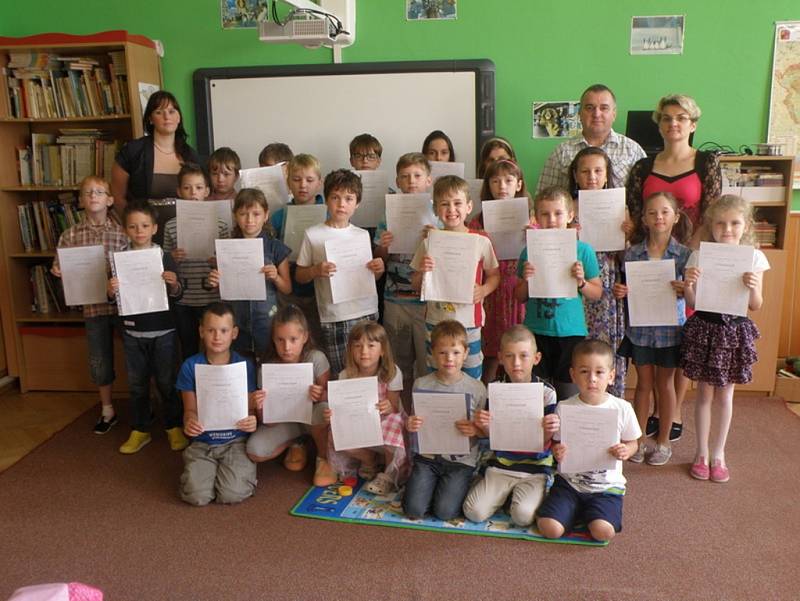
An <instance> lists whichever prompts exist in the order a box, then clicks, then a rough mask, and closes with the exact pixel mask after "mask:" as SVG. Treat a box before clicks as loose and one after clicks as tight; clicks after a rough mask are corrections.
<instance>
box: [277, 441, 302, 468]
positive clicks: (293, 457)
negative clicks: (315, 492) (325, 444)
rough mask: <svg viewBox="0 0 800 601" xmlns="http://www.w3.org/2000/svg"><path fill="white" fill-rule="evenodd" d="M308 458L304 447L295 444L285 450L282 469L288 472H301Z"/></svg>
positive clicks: (300, 444) (297, 443)
mask: <svg viewBox="0 0 800 601" xmlns="http://www.w3.org/2000/svg"><path fill="white" fill-rule="evenodd" d="M306 463H308V457H307V455H306V446H305V445H304V444H302V443H299V442H295V443H293V444H292V445H291V446H290V447H289V448H288V449H287V450H286V455H284V457H283V467H285V468H286V469H287V470H289V471H290V472H302V471H303V470H304V469H305V467H306Z"/></svg>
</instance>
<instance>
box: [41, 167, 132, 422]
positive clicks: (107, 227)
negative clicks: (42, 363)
mask: <svg viewBox="0 0 800 601" xmlns="http://www.w3.org/2000/svg"><path fill="white" fill-rule="evenodd" d="M80 205H81V207H82V208H83V211H84V218H83V220H82V221H81V222H80V223H78V224H75V225H73V226H72V227H71V228H69V229H68V230H66V231H65V232H63V233H62V234H61V236H60V238H59V239H58V248H72V247H75V246H97V245H102V246H103V250H104V251H105V256H106V257H108V256H109V253H112V252H115V251H118V250H122V249H123V248H125V245H126V244H127V242H128V238H127V236H125V232H124V231H123V230H122V228H121V227H120V225H119V224H118V223H117V222H116V221H114V220H113V219H111V218H110V217H109V214H108V209H109V208H110V207H112V206H113V205H114V198H113V197H112V196H111V186H110V185H109V184H108V182H107V181H106V180H104V179H103V178H101V177H98V176H95V175H90V176H88V177H86V178H84V179H83V181H82V182H81V185H80ZM106 268H107V271H108V272H109V273H110V271H111V269H110V266H109V265H108V263H107V262H106ZM51 272H52V273H53V275H55V276H56V277H61V269H60V267H59V264H58V255H56V258H55V261H53V267H52V268H51ZM83 317H84V320H85V327H86V342H87V345H88V348H89V375H90V377H91V379H92V382H94V383H95V384H96V385H97V388H98V391H99V394H100V405H101V414H100V419H98V420H97V423H96V424H95V426H94V433H95V434H105V433H106V432H108V431H109V430H110V429H111V427H112V426H114V424H116V423H117V415H116V413H115V412H114V406H113V404H112V403H111V385H112V384H113V382H114V330H115V329H117V328H118V327H119V321H118V317H117V306H116V304H114V303H97V304H94V305H84V306H83Z"/></svg>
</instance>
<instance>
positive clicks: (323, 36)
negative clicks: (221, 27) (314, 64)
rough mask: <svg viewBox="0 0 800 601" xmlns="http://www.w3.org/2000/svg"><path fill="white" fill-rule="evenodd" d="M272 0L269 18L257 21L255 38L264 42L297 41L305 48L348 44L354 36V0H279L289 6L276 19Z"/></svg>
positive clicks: (275, 0) (282, 42) (274, 0)
mask: <svg viewBox="0 0 800 601" xmlns="http://www.w3.org/2000/svg"><path fill="white" fill-rule="evenodd" d="M277 1H278V0H272V3H271V9H272V10H271V14H268V16H269V17H270V20H269V21H261V22H260V23H259V24H258V39H259V40H261V41H262V42H265V43H267V44H285V43H291V42H294V43H297V44H302V45H304V46H308V47H319V46H329V47H333V46H350V45H351V44H353V42H355V39H356V0H320V2H319V4H316V3H314V2H310V1H309V0H282V1H283V2H285V3H286V4H288V5H290V6H291V7H292V10H291V11H290V12H289V14H288V15H287V16H286V17H285V18H284V19H283V20H281V19H279V18H278V14H277V10H276V7H275V5H276V2H277Z"/></svg>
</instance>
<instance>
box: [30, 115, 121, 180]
mask: <svg viewBox="0 0 800 601" xmlns="http://www.w3.org/2000/svg"><path fill="white" fill-rule="evenodd" d="M121 147H122V142H121V141H120V140H109V139H107V136H106V133H105V132H104V131H103V130H100V129H93V128H65V129H61V130H59V135H58V136H55V135H53V134H41V133H33V134H31V147H30V149H18V151H17V159H18V160H17V164H18V167H19V181H20V184H21V185H27V184H33V185H37V186H77V185H78V184H80V182H81V180H83V178H85V177H87V176H89V175H100V176H102V177H103V178H104V179H106V181H111V168H112V167H113V165H114V160H115V158H116V155H117V152H118V151H119V149H120V148H121Z"/></svg>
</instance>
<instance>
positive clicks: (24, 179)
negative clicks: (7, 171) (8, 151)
mask: <svg viewBox="0 0 800 601" xmlns="http://www.w3.org/2000/svg"><path fill="white" fill-rule="evenodd" d="M17 163H18V165H19V183H20V185H21V186H30V185H31V184H32V183H33V180H32V174H31V149H30V148H28V147H25V148H17Z"/></svg>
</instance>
